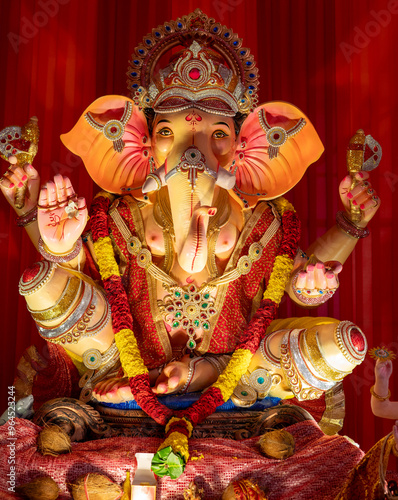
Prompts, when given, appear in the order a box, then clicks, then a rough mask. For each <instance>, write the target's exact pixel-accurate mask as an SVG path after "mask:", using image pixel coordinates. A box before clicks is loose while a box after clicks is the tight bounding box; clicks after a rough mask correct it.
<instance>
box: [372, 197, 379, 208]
mask: <svg viewBox="0 0 398 500" xmlns="http://www.w3.org/2000/svg"><path fill="white" fill-rule="evenodd" d="M372 200H373V201H374V202H375V204H374V205H373V208H376V207H377V206H378V205H379V198H378V197H377V196H372Z"/></svg>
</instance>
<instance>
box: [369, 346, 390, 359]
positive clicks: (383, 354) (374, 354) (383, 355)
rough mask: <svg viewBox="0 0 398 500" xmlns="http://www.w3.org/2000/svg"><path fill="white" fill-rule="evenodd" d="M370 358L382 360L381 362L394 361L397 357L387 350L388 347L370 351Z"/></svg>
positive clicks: (374, 348) (375, 348)
mask: <svg viewBox="0 0 398 500" xmlns="http://www.w3.org/2000/svg"><path fill="white" fill-rule="evenodd" d="M369 356H370V357H371V358H373V359H376V360H377V359H380V361H390V360H391V361H392V360H393V359H395V358H396V355H395V354H394V353H393V352H392V351H389V350H388V349H387V347H384V346H382V347H373V348H372V349H370V350H369Z"/></svg>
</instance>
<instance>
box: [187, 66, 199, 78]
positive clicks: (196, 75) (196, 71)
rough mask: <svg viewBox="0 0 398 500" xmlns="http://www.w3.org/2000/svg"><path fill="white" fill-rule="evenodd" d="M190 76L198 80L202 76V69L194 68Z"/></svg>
mask: <svg viewBox="0 0 398 500" xmlns="http://www.w3.org/2000/svg"><path fill="white" fill-rule="evenodd" d="M189 78H190V79H191V80H198V79H199V78H200V71H199V70H198V68H192V69H191V71H190V72H189Z"/></svg>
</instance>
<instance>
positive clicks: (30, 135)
mask: <svg viewBox="0 0 398 500" xmlns="http://www.w3.org/2000/svg"><path fill="white" fill-rule="evenodd" d="M37 122H38V120H37V118H36V116H33V117H32V118H31V119H30V120H29V122H28V123H27V124H26V125H24V126H23V127H17V126H12V127H6V128H4V129H3V130H2V131H1V132H0V156H1V158H3V159H4V160H6V161H8V162H9V163H11V164H12V165H17V166H18V167H21V168H23V167H24V166H25V165H26V164H27V163H29V164H30V163H33V159H34V157H35V156H36V153H37V145H38V143H39V135H40V133H39V127H38V126H37ZM27 186H28V181H27V180H26V181H24V182H23V186H22V187H20V188H18V187H17V188H16V191H15V201H14V205H15V208H17V209H21V208H23V207H24V204H25V193H26V189H27Z"/></svg>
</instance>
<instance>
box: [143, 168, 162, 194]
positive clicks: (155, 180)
mask: <svg viewBox="0 0 398 500" xmlns="http://www.w3.org/2000/svg"><path fill="white" fill-rule="evenodd" d="M165 185H166V181H165V178H164V165H162V166H161V167H160V168H158V169H157V170H155V172H152V173H150V174H148V175H147V177H146V179H145V182H144V185H143V186H142V192H143V193H144V194H145V193H150V192H152V191H159V189H160V188H161V187H163V186H165Z"/></svg>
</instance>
